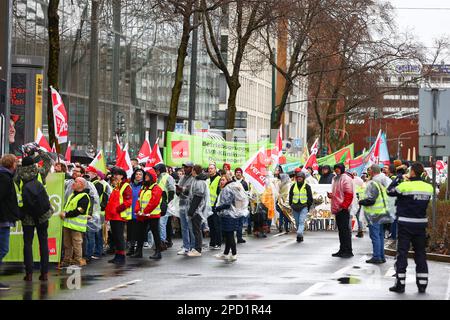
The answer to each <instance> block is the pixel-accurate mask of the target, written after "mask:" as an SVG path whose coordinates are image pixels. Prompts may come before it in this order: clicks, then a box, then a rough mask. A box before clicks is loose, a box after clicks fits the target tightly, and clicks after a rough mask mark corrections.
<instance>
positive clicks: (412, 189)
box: [395, 180, 433, 197]
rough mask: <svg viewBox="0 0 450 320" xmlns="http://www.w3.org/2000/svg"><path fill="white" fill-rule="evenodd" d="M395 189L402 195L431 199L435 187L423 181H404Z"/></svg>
mask: <svg viewBox="0 0 450 320" xmlns="http://www.w3.org/2000/svg"><path fill="white" fill-rule="evenodd" d="M395 189H396V190H397V192H398V193H401V194H402V195H422V196H430V197H431V195H432V194H433V186H432V185H431V184H429V183H426V182H425V181H421V180H416V181H404V182H402V183H400V184H399V185H398V186H397V187H396V188H395Z"/></svg>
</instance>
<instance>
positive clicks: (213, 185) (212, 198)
mask: <svg viewBox="0 0 450 320" xmlns="http://www.w3.org/2000/svg"><path fill="white" fill-rule="evenodd" d="M219 182H220V176H217V177H215V178H214V180H213V181H212V182H211V179H208V185H209V204H210V205H211V207H213V206H214V203H216V200H217V187H218V186H219Z"/></svg>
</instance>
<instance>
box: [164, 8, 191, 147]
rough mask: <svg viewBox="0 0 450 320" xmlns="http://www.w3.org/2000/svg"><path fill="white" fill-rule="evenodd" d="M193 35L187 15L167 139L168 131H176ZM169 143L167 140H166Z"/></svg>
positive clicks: (171, 103)
mask: <svg viewBox="0 0 450 320" xmlns="http://www.w3.org/2000/svg"><path fill="white" fill-rule="evenodd" d="M190 33H191V23H190V15H189V14H186V15H185V16H184V18H183V34H182V36H181V43H180V46H179V47H178V57H177V68H176V72H175V82H174V84H173V87H172V96H171V98H170V110H169V116H168V118H167V127H166V135H165V136H166V137H167V132H168V131H174V130H175V123H176V122H177V114H178V102H179V100H180V95H181V89H182V86H183V71H184V64H185V61H186V56H187V48H188V45H189V37H190ZM166 141H167V139H166Z"/></svg>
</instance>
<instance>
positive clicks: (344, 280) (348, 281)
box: [337, 277, 361, 284]
mask: <svg viewBox="0 0 450 320" xmlns="http://www.w3.org/2000/svg"><path fill="white" fill-rule="evenodd" d="M337 281H339V283H340V284H358V283H361V280H360V279H358V278H356V277H342V278H339V279H337Z"/></svg>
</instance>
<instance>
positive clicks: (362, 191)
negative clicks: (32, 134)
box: [356, 185, 366, 200]
mask: <svg viewBox="0 0 450 320" xmlns="http://www.w3.org/2000/svg"><path fill="white" fill-rule="evenodd" d="M356 194H357V195H358V199H359V200H362V199H364V196H365V194H366V187H365V185H361V186H357V187H356Z"/></svg>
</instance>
